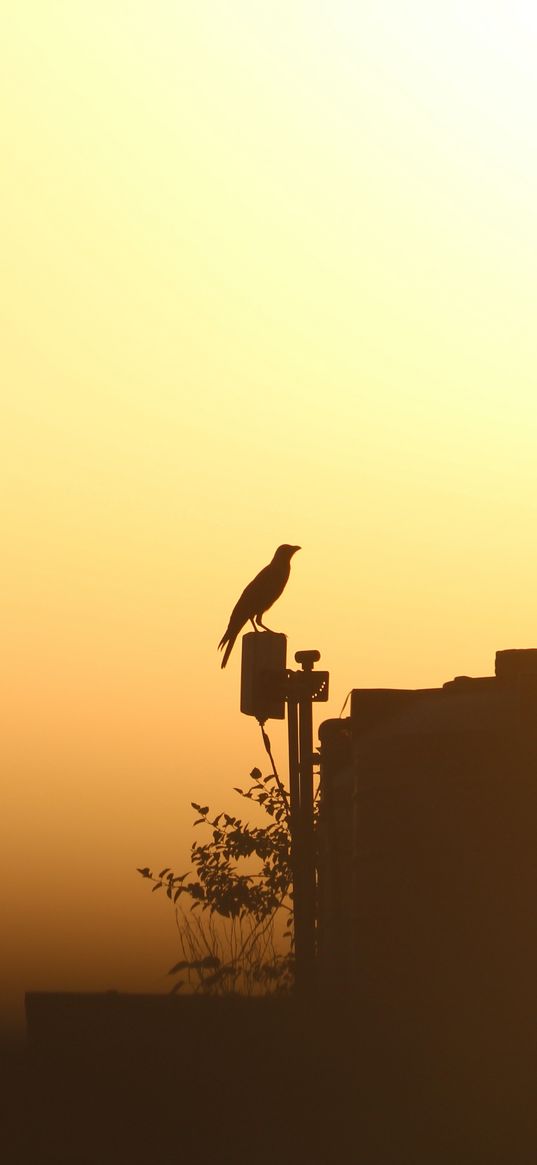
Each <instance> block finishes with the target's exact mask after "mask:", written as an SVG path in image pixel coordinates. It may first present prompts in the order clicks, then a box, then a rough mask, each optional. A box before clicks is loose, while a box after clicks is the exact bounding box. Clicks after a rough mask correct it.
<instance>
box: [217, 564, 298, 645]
mask: <svg viewBox="0 0 537 1165" xmlns="http://www.w3.org/2000/svg"><path fill="white" fill-rule="evenodd" d="M297 550H300V546H288V545H287V543H285V545H283V546H278V549H277V551H276V553H275V555H274V558H273V559H272V562H269V564H268V566H264V567H263V570H260V571H259V574H256V576H255V578H254V579H252V581H251V583H248V586H247V587H245V589H244V590H243V592H242V595H241V597H240V599H239V600H238V602H237V603H235V606H234V608H233V610H232V612H231V618H230V620H229V623H228V626H227V631H226V633H225V635H223V636H222V638H221V640H220V643H219V644H218V648H219V649H220V648H222V647H225V651H224V656H223V659H222V664H221V667H225V666H226V663H227V661H228V659H229V657H230V655H231V652H232V650H233V644H234V643H235V640H236V638H237V635H238V634H239V631H240V630H241V628H242V627H244V624H245V623H247V622H248V619H249V620H250V622H251V624H252V626H253V629H254V631H258V630H259V628H260V627H263V629H264V630H265V631H270V627H266V626H265V624H264V623H263V622H262V616H263V615H264V613H265V611H268V609H269V607H272V604H273V603H275V602H276V599H279V597H280V595H281V593H282V591H283V589H284V587H285V584H286V582H287V579H288V578H289V572H290V570H291V559H292V557H293V554H296V552H297ZM254 619H255V622H254ZM256 624H257V625H256ZM226 645H227V646H226Z"/></svg>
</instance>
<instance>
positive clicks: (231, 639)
mask: <svg viewBox="0 0 537 1165" xmlns="http://www.w3.org/2000/svg"><path fill="white" fill-rule="evenodd" d="M236 638H237V636H236V635H230V634H229V629H228V630H227V631H226V633H225V635H223V636H222V638H221V640H220V643H219V644H218V650H219V651H220V650H221V648H222V647H225V645H226V644H227V647H226V650H225V651H224V655H223V658H222V663H221V664H220V667H225V666H226V663H227V661H228V659H229V657H230V655H231V652H232V650H233V645H234V643H235V640H236Z"/></svg>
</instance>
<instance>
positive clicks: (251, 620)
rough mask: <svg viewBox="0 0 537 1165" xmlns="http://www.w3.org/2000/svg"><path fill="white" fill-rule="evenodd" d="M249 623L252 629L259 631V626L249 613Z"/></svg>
mask: <svg viewBox="0 0 537 1165" xmlns="http://www.w3.org/2000/svg"><path fill="white" fill-rule="evenodd" d="M250 623H251V624H252V627H253V629H254V631H259V627H256V625H255V623H254V621H253V619H252V616H251V615H250Z"/></svg>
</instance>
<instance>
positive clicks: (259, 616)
mask: <svg viewBox="0 0 537 1165" xmlns="http://www.w3.org/2000/svg"><path fill="white" fill-rule="evenodd" d="M255 621H256V623H257V626H258V627H262V628H263V631H270V634H271V635H277V634H278V632H277V631H273V630H272V627H267V625H266V623H263V622H262V620H261V615H256V617H255Z"/></svg>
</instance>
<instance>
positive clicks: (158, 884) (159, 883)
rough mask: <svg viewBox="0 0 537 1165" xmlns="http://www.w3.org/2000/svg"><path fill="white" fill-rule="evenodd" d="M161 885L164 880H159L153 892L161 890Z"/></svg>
mask: <svg viewBox="0 0 537 1165" xmlns="http://www.w3.org/2000/svg"><path fill="white" fill-rule="evenodd" d="M161 886H162V882H157V884H156V886H153V891H152V892H153V894H154V893H155V890H160V888H161Z"/></svg>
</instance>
